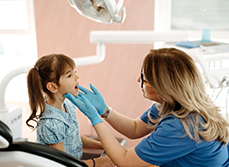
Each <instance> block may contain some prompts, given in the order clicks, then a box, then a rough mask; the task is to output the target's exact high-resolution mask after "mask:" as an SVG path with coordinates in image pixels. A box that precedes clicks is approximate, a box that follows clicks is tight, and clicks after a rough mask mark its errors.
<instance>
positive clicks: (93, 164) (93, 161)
mask: <svg viewBox="0 0 229 167" xmlns="http://www.w3.org/2000/svg"><path fill="white" fill-rule="evenodd" d="M91 160H92V161H93V167H95V160H94V158H91Z"/></svg>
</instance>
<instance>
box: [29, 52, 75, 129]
mask: <svg viewBox="0 0 229 167" xmlns="http://www.w3.org/2000/svg"><path fill="white" fill-rule="evenodd" d="M69 66H70V67H71V68H72V69H74V68H75V62H74V61H73V60H72V59H71V58H70V57H67V56H65V55H63V54H51V55H46V56H43V57H41V58H40V59H39V60H38V61H37V62H36V64H35V65H34V68H32V69H30V71H29V73H28V75H27V87H28V95H29V105H30V109H31V114H30V116H29V118H28V119H27V120H26V124H27V126H29V127H31V128H32V129H35V128H36V126H33V125H32V124H29V122H30V121H34V122H35V123H36V124H37V122H38V119H39V118H40V117H41V115H42V113H43V112H44V110H45V106H46V104H45V100H46V98H45V96H46V95H47V97H48V98H53V94H52V93H51V92H50V91H49V90H48V89H47V88H46V84H47V83H48V82H53V83H56V84H57V85H59V79H60V77H61V75H63V74H64V72H65V69H66V67H69Z"/></svg>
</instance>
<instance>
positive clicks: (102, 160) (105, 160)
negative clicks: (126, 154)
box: [94, 155, 115, 167]
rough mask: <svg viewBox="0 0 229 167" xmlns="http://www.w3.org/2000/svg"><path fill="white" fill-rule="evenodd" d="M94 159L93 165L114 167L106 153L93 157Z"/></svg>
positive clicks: (96, 166)
mask: <svg viewBox="0 0 229 167" xmlns="http://www.w3.org/2000/svg"><path fill="white" fill-rule="evenodd" d="M94 160H95V167H115V165H114V164H113V162H112V161H111V160H110V158H109V157H108V156H107V155H106V156H102V157H99V158H95V159H94Z"/></svg>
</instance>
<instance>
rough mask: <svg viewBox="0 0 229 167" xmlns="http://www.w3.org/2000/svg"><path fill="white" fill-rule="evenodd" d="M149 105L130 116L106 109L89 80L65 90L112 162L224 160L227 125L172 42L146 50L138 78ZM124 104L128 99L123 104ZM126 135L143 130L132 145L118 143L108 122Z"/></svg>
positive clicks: (217, 164)
mask: <svg viewBox="0 0 229 167" xmlns="http://www.w3.org/2000/svg"><path fill="white" fill-rule="evenodd" d="M137 81H138V82H139V83H140V85H141V89H142V94H143V97H145V98H147V99H149V100H152V101H153V105H152V106H151V107H150V108H149V109H148V110H147V111H145V112H143V114H142V115H141V116H140V117H138V118H136V119H131V118H128V117H126V116H124V115H121V114H119V113H118V112H116V111H115V110H114V109H111V108H110V107H109V106H108V105H107V104H106V103H105V101H104V99H103V97H102V95H101V94H100V93H99V91H98V90H97V89H96V88H95V87H94V86H92V85H90V87H91V90H92V91H89V90H87V89H85V88H83V87H80V90H81V91H82V92H81V93H80V94H79V96H77V97H74V96H73V95H71V94H70V93H68V94H67V95H65V97H67V98H68V99H69V100H70V101H71V102H72V103H74V104H75V105H76V106H77V107H78V108H79V109H80V110H81V111H82V112H83V113H84V114H85V115H86V116H87V117H88V118H89V119H90V121H91V123H92V125H93V126H94V128H95V130H96V132H97V134H98V136H99V138H100V140H101V143H102V146H103V148H104V150H105V151H106V153H107V154H108V156H109V157H110V158H111V160H112V161H113V163H114V164H116V165H117V166H123V167H145V166H146V167H147V166H161V167H171V166H174V167H181V166H182V167H184V166H185V167H191V166H195V167H197V166H202V167H204V166H206V167H207V166H208V167H209V166H211V167H222V166H228V165H229V161H228V149H227V146H226V145H227V144H228V137H229V133H228V126H229V124H228V123H227V121H226V120H225V119H224V118H223V117H222V116H221V114H220V113H219V111H220V109H219V107H217V106H216V105H215V104H214V103H213V101H212V100H211V99H210V97H209V95H208V94H207V93H206V91H205V85H204V82H203V80H202V77H201V74H200V73H199V70H198V68H197V67H196V65H195V63H194V61H193V60H192V58H191V57H190V56H189V55H187V54H186V53H185V52H183V51H180V50H178V49H175V48H166V49H158V50H150V52H149V53H148V55H147V56H146V57H145V59H144V62H143V65H142V69H141V74H140V77H139V78H138V80H137ZM126 105H128V104H126ZM101 117H103V118H104V119H105V120H106V121H107V122H108V123H109V124H110V125H111V126H112V127H113V128H114V129H116V130H117V131H118V132H120V133H121V134H123V135H125V136H126V137H128V138H131V139H136V138H141V137H144V136H146V135H148V136H146V137H145V138H144V139H143V140H142V141H141V142H140V143H139V144H137V145H136V146H135V147H133V148H131V149H129V150H127V149H125V148H124V147H122V146H121V145H120V144H119V142H118V141H117V140H116V139H115V137H114V136H113V135H112V134H111V132H110V131H109V130H108V129H107V127H106V126H105V125H104V124H103V120H102V119H101Z"/></svg>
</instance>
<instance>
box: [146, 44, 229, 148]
mask: <svg viewBox="0 0 229 167" xmlns="http://www.w3.org/2000/svg"><path fill="white" fill-rule="evenodd" d="M142 69H143V71H144V74H145V77H146V79H147V81H148V82H149V83H150V85H151V86H152V88H153V89H154V91H155V92H156V93H157V94H158V95H159V96H160V97H161V99H162V103H161V104H157V108H158V110H159V114H160V116H161V117H160V119H158V120H152V119H150V120H151V122H154V123H155V125H153V126H154V127H153V128H155V127H156V126H157V124H158V122H159V121H160V120H161V119H162V118H164V117H166V116H168V115H174V116H175V117H177V118H179V119H180V120H181V122H182V125H183V127H184V129H185V131H186V133H187V134H188V135H189V136H190V138H191V139H195V140H197V141H200V136H201V137H202V138H203V139H204V140H206V141H212V140H218V141H220V142H223V143H224V144H227V143H228V137H229V133H228V126H229V124H228V122H227V121H226V119H224V118H223V116H222V115H221V114H220V113H219V112H220V109H219V107H217V106H216V105H215V104H214V102H213V101H212V100H211V98H210V97H209V95H208V94H207V93H206V90H205V84H204V82H203V78H202V75H201V74H200V72H199V70H198V68H197V66H196V65H195V62H194V61H193V59H192V58H191V57H190V56H189V55H187V54H186V53H185V52H183V51H181V50H178V49H175V48H163V49H158V50H151V51H150V52H149V54H148V55H147V56H146V57H145V59H144V62H143V65H142ZM190 114H191V115H190ZM198 115H200V116H202V117H203V119H204V121H205V122H202V123H201V124H200V125H201V127H202V128H201V129H202V130H200V129H199V128H198V127H199V116H198ZM190 116H191V117H190ZM190 128H192V130H193V133H191V129H190ZM203 129H204V130H203Z"/></svg>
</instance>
